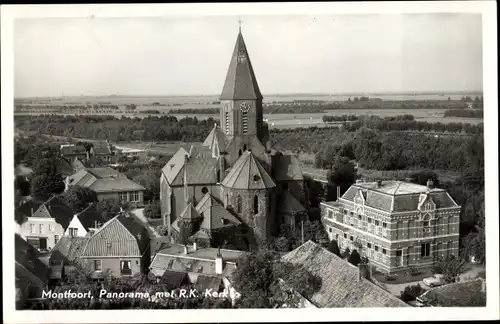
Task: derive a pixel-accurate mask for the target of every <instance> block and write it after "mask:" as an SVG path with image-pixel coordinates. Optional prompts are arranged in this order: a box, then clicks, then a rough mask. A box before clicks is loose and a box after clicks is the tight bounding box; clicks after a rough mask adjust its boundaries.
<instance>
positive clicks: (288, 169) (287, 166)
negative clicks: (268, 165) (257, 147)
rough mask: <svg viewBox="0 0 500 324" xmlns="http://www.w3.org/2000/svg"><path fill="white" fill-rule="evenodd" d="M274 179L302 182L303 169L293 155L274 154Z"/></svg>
mask: <svg viewBox="0 0 500 324" xmlns="http://www.w3.org/2000/svg"><path fill="white" fill-rule="evenodd" d="M272 161H273V163H272V165H273V178H274V179H275V180H276V181H290V180H293V181H302V180H303V179H304V178H303V176H302V168H301V167H300V162H299V160H298V159H297V157H295V156H293V155H283V154H281V153H279V154H274V155H273V157H272Z"/></svg>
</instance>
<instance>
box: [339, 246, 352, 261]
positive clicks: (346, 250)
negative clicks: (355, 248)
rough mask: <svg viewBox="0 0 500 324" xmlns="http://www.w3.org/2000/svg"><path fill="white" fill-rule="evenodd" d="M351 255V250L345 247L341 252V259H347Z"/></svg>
mask: <svg viewBox="0 0 500 324" xmlns="http://www.w3.org/2000/svg"><path fill="white" fill-rule="evenodd" d="M350 255H351V250H350V249H349V248H346V249H345V250H344V252H342V255H341V257H342V259H347V258H348V257H349V256H350Z"/></svg>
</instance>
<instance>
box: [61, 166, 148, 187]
mask: <svg viewBox="0 0 500 324" xmlns="http://www.w3.org/2000/svg"><path fill="white" fill-rule="evenodd" d="M66 182H67V183H68V185H69V186H81V187H85V188H89V189H92V190H94V191H95V192H116V191H142V190H146V189H145V188H144V187H143V186H141V185H140V184H138V183H135V182H134V181H132V180H130V179H129V178H127V176H125V175H124V174H122V173H120V172H118V171H116V170H114V169H112V168H109V167H105V168H86V169H82V170H80V171H78V172H76V173H75V174H73V175H72V176H69V177H68V178H67V180H66Z"/></svg>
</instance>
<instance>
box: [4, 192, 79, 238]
mask: <svg viewBox="0 0 500 324" xmlns="http://www.w3.org/2000/svg"><path fill="white" fill-rule="evenodd" d="M32 210H33V214H31V211H32ZM14 214H15V218H16V221H17V222H18V223H19V224H20V225H21V224H22V223H24V222H25V221H26V220H27V219H26V217H40V218H54V220H55V222H56V223H58V224H60V225H61V226H62V227H63V229H64V230H66V229H67V228H68V225H69V223H70V222H71V219H72V218H73V211H72V210H71V208H69V207H68V205H66V203H65V202H64V200H62V198H60V197H58V196H52V197H51V198H50V199H48V200H47V201H45V202H39V201H38V202H37V201H29V202H27V203H25V204H23V205H22V206H19V207H18V208H16V210H15V212H14Z"/></svg>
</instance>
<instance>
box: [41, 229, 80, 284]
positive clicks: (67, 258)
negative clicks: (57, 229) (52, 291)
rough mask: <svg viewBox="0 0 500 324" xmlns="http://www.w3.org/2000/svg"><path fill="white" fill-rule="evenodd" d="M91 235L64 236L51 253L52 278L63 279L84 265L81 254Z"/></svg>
mask: <svg viewBox="0 0 500 324" xmlns="http://www.w3.org/2000/svg"><path fill="white" fill-rule="evenodd" d="M88 240H89V237H88V236H87V237H80V236H63V237H62V238H61V239H60V240H59V241H58V242H57V244H56V245H55V246H54V248H53V249H52V251H50V255H49V266H50V268H51V272H50V279H56V280H57V279H61V278H63V277H64V276H65V275H67V274H69V273H71V272H73V271H78V268H79V267H81V266H82V264H81V263H80V255H81V254H82V252H83V249H84V248H85V245H86V244H87V242H88Z"/></svg>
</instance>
